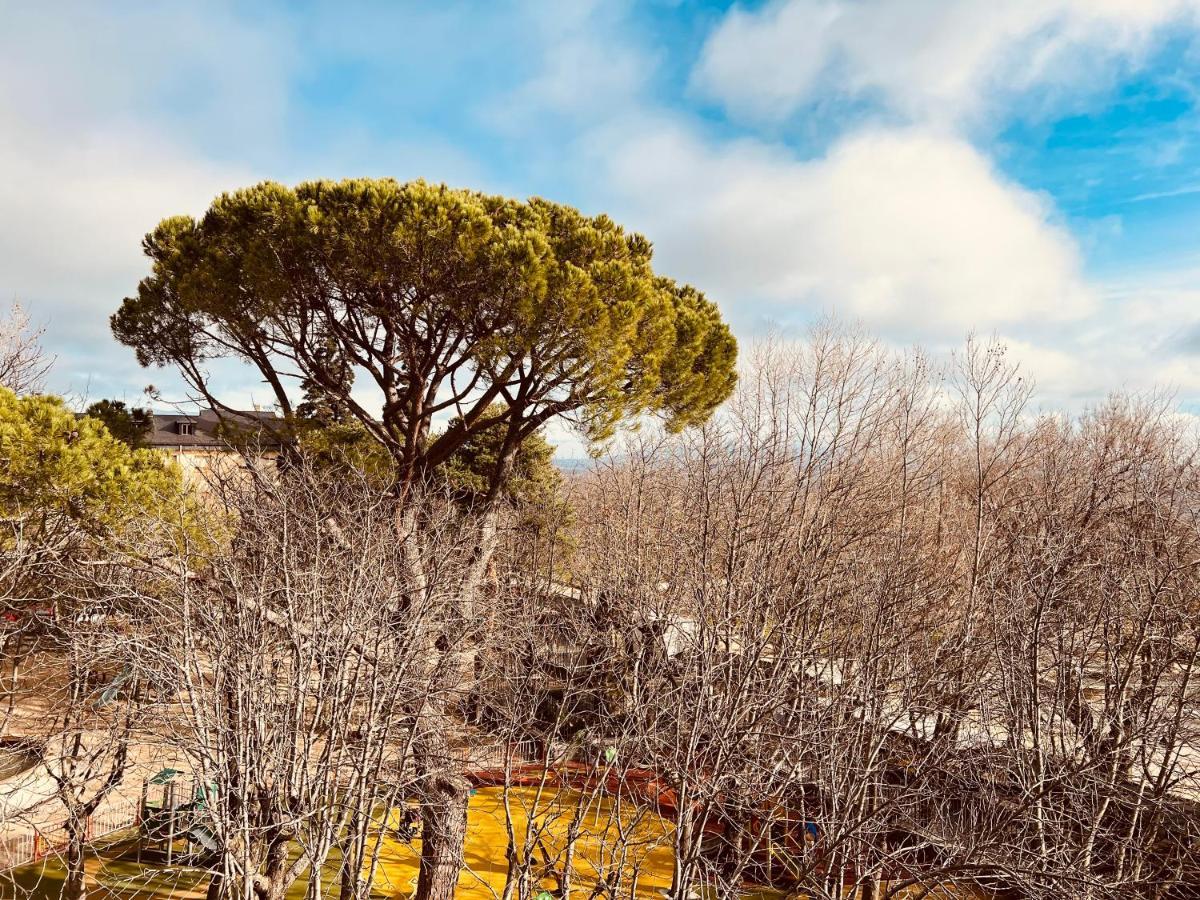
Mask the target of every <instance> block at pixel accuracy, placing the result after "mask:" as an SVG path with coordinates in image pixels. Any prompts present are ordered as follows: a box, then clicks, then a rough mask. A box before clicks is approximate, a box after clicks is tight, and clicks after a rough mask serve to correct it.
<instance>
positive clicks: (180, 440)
mask: <svg viewBox="0 0 1200 900" xmlns="http://www.w3.org/2000/svg"><path fill="white" fill-rule="evenodd" d="M282 422H283V420H282V419H280V418H279V416H277V415H276V414H275V413H273V412H262V411H259V410H235V411H233V412H222V413H217V411H216V410H213V409H202V410H200V412H198V413H197V414H196V415H184V414H181V413H154V414H153V416H152V425H151V428H150V434H149V435H148V436H147V437H146V444H147V445H148V446H151V447H196V448H202V447H213V448H216V447H220V448H226V447H228V446H229V437H228V435H229V434H230V433H231V432H232V433H233V434H235V435H244V436H247V437H251V438H255V439H257V440H259V441H261V442H262V444H264V445H265V446H270V447H275V446H278V445H279V439H278V437H276V435H275V433H274V428H273V426H276V425H280V424H282ZM222 429H225V432H224V434H222Z"/></svg>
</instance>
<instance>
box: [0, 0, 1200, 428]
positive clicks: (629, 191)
mask: <svg viewBox="0 0 1200 900" xmlns="http://www.w3.org/2000/svg"><path fill="white" fill-rule="evenodd" d="M1198 29H1200V0H1008V2H1004V0H989V2H987V3H983V2H978V0H774V2H767V3H762V2H753V3H744V4H729V3H685V2H667V0H644V2H640V3H627V2H620V0H609V2H594V3H588V2H581V3H569V2H546V3H511V4H510V3H500V2H493V3H478V4H469V3H462V4H456V3H446V4H403V3H379V4H361V3H338V4H333V3H329V4H325V3H318V2H308V3H287V4H285V3H269V2H255V3H245V4H225V3H220V2H207V3H197V4H186V3H173V4H152V3H149V2H145V3H109V4H92V3H81V4H70V3H65V2H63V3H45V4H18V3H15V2H13V3H5V2H3V0H0V164H2V165H3V170H4V172H5V175H6V177H5V179H4V181H3V182H0V212H3V216H2V217H0V290H2V291H3V293H4V294H6V295H8V296H7V297H4V298H3V299H16V300H19V301H20V302H21V303H22V304H23V305H24V306H26V308H27V309H28V310H29V311H30V312H31V313H32V315H33V316H34V318H35V319H37V320H39V321H41V322H44V323H45V325H46V329H47V330H46V343H47V344H48V345H49V347H50V349H51V350H52V351H53V352H54V353H55V354H57V357H58V361H57V364H56V367H55V369H54V373H53V378H52V383H51V387H52V388H53V389H54V390H56V391H59V392H63V393H66V394H69V395H70V396H72V397H73V398H75V399H85V398H86V399H96V398H98V397H101V396H116V397H123V398H125V399H127V400H131V401H137V400H138V399H139V394H140V391H141V389H142V387H144V386H145V385H146V384H148V383H151V382H153V383H155V384H156V385H159V386H160V387H162V388H164V390H165V391H166V392H167V393H168V394H170V393H171V392H172V391H173V390H176V388H177V383H176V382H175V381H174V379H173V377H172V375H171V374H170V373H169V372H145V371H142V370H139V369H138V368H137V366H136V363H135V361H134V359H133V355H132V353H130V352H129V351H127V350H125V349H123V348H121V347H118V346H117V345H115V343H114V342H113V341H112V340H111V338H110V337H109V336H108V329H107V316H108V315H109V314H110V313H111V312H112V311H113V310H114V309H115V308H116V307H117V305H118V304H119V302H120V300H121V298H122V297H123V296H125V295H126V294H128V293H130V292H132V291H133V289H134V287H135V286H136V283H137V280H138V278H139V277H140V276H141V275H142V274H143V273H144V271H145V266H144V263H143V262H142V259H141V256H140V249H139V241H140V237H141V235H142V234H143V233H144V232H146V231H147V230H148V229H149V228H151V227H152V226H153V225H154V224H155V222H156V221H157V220H158V219H159V218H162V217H163V216H166V215H171V214H176V213H180V212H187V213H193V214H199V213H201V212H202V211H203V209H204V208H205V206H206V205H207V202H208V201H209V200H210V199H211V198H212V197H213V196H214V195H215V194H217V193H219V192H220V191H223V190H228V189H232V188H236V187H239V186H242V185H245V184H249V183H253V182H255V181H257V180H260V179H264V178H271V179H276V180H280V181H284V182H289V183H294V182H296V181H299V180H302V179H306V178H313V177H329V178H338V177H345V176H357V175H372V176H382V175H389V176H393V177H396V178H399V179H410V178H418V177H419V178H425V179H428V180H434V181H446V182H449V183H452V184H457V185H466V186H472V187H477V188H481V189H485V190H493V191H497V192H503V193H507V194H512V195H517V196H528V195H532V194H540V195H543V196H548V197H552V198H554V199H557V200H561V201H564V202H569V203H574V204H577V205H579V206H580V207H582V208H583V209H585V210H588V211H594V212H600V211H605V212H609V213H611V214H612V215H614V216H615V217H616V218H617V219H618V220H619V221H622V222H624V223H625V224H627V225H629V226H630V227H632V228H635V229H638V230H640V231H643V232H644V233H645V234H646V235H647V236H648V237H650V238H651V240H653V241H654V243H655V246H656V253H657V262H658V266H659V268H660V269H661V270H662V271H664V272H667V273H669V274H672V275H674V276H676V277H679V278H682V279H685V280H689V281H692V282H693V283H695V284H696V285H697V286H699V287H701V288H702V289H704V290H705V291H706V292H708V293H709V294H710V295H711V296H712V297H714V298H715V299H716V300H717V301H718V303H719V304H720V305H721V307H722V309H723V310H724V312H725V314H726V316H727V318H728V319H729V320H730V322H731V323H732V324H733V326H734V328H735V330H736V331H737V333H738V335H739V337H741V338H743V339H746V340H751V339H753V338H754V336H755V335H756V334H760V333H762V332H763V331H765V330H766V329H768V328H771V327H774V326H783V327H785V328H793V329H800V328H803V327H804V326H805V325H806V324H807V323H809V322H812V321H813V320H814V319H816V318H818V317H821V316H823V315H826V314H829V313H833V314H836V315H838V316H841V317H843V318H846V319H850V320H855V321H859V322H861V323H862V324H863V325H864V326H865V327H866V328H867V329H869V330H870V331H872V332H873V333H875V334H877V335H878V336H879V337H880V338H881V339H882V340H884V341H885V342H888V343H892V344H896V345H898V346H904V345H908V344H912V343H919V344H922V345H924V346H926V347H928V348H930V349H932V350H933V351H935V352H946V351H948V350H950V349H951V348H953V347H954V346H956V345H957V344H959V343H961V341H962V339H963V338H964V336H965V335H966V334H967V332H968V331H971V330H976V331H979V332H982V333H985V334H991V333H995V334H997V335H999V336H1001V337H1002V338H1003V339H1004V340H1006V341H1007V342H1008V343H1009V344H1010V346H1011V348H1012V351H1013V354H1014V356H1016V358H1018V359H1020V360H1022V361H1023V363H1024V365H1025V367H1026V370H1027V371H1028V372H1029V373H1030V374H1031V375H1033V376H1034V377H1035V378H1036V380H1037V381H1038V382H1039V385H1040V396H1041V398H1042V400H1043V402H1044V403H1045V404H1046V405H1049V406H1066V407H1068V408H1072V409H1075V408H1079V407H1080V406H1082V405H1085V404H1087V403H1089V402H1092V401H1095V400H1096V399H1099V398H1101V397H1103V396H1104V395H1105V394H1106V393H1108V392H1110V391H1114V390H1133V391H1147V390H1151V389H1153V388H1154V387H1155V386H1163V387H1166V388H1168V389H1171V390H1174V391H1176V393H1177V395H1178V397H1179V402H1180V405H1181V406H1182V407H1183V408H1185V409H1192V408H1195V406H1196V404H1197V403H1198V402H1200V358H1198V357H1197V355H1196V354H1197V353H1198V352H1200V287H1198V285H1200V252H1198V251H1200V241H1198V228H1197V226H1198V225H1200V115H1198V109H1197V106H1198V88H1200V40H1197V38H1198V36H1200V35H1198ZM228 377H229V383H228V387H229V389H230V391H232V392H234V393H236V394H237V395H238V396H239V397H242V398H245V400H246V401H249V400H252V399H253V398H254V396H255V385H254V384H253V382H252V381H248V380H242V381H239V380H238V377H239V376H237V375H236V374H232V373H231V374H230V375H229V376H228ZM177 395H178V394H177Z"/></svg>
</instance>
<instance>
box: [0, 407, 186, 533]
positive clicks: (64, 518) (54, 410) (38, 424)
mask: <svg viewBox="0 0 1200 900" xmlns="http://www.w3.org/2000/svg"><path fill="white" fill-rule="evenodd" d="M0 459H2V460H3V461H4V465H3V466H2V467H0V514H2V515H3V517H4V520H5V522H6V523H7V524H8V526H9V528H7V529H5V530H4V531H2V532H0V541H3V542H5V543H6V544H8V545H9V546H10V547H11V546H14V545H15V544H16V542H17V540H18V536H19V539H20V541H21V542H23V545H24V546H25V547H27V548H33V549H34V550H38V551H40V550H48V549H52V550H53V551H54V552H55V553H62V552H64V551H66V550H68V549H71V548H79V547H84V546H87V547H91V548H95V547H96V546H98V543H97V542H102V541H107V540H124V539H132V538H135V537H137V536H139V535H143V536H144V535H145V534H146V527H145V526H146V523H147V521H148V520H150V519H157V520H159V521H166V520H169V519H173V518H174V519H177V517H178V515H179V511H180V510H181V508H182V506H183V504H185V502H186V501H185V494H184V489H183V485H182V482H181V479H180V474H179V472H178V470H177V469H176V468H175V467H174V466H171V465H168V464H167V463H166V462H165V461H164V460H163V459H162V457H160V456H159V455H158V454H157V453H155V452H153V451H151V450H135V449H132V448H131V447H129V446H128V445H127V444H125V443H124V442H123V441H120V440H118V439H117V438H116V437H114V436H113V435H112V434H110V433H109V431H108V429H107V428H106V427H105V426H104V423H103V422H102V421H101V420H99V419H95V418H91V417H88V416H84V417H77V416H76V415H75V414H74V413H73V412H71V411H70V410H69V409H67V407H66V406H65V405H64V404H63V402H62V401H61V400H60V399H58V398H57V397H45V396H31V397H17V396H16V395H15V394H13V393H12V391H9V390H7V389H4V388H0Z"/></svg>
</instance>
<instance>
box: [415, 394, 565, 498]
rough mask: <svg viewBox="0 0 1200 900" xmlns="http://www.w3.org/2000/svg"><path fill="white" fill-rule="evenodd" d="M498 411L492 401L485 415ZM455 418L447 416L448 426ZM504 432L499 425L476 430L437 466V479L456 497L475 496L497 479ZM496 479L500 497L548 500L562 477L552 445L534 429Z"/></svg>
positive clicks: (480, 494) (552, 496) (453, 424)
mask: <svg viewBox="0 0 1200 900" xmlns="http://www.w3.org/2000/svg"><path fill="white" fill-rule="evenodd" d="M500 413H501V410H500V409H499V408H498V406H496V405H493V406H492V407H490V408H489V409H488V410H487V411H486V413H485V415H487V417H488V418H493V419H497V420H499V419H500V418H501V416H500ZM459 421H460V420H457V419H455V420H451V422H450V424H449V427H450V428H453V427H455V425H456V424H458V422H459ZM504 436H505V429H504V427H503V426H502V425H493V426H492V427H491V428H486V429H484V430H482V431H478V432H476V433H475V434H473V435H471V437H470V438H469V439H468V440H467V441H466V442H465V443H464V444H462V446H460V447H459V448H458V450H456V451H455V453H454V455H453V456H451V457H450V458H449V459H448V460H446V462H445V463H444V464H443V465H442V466H441V467H440V468H439V470H438V474H439V475H440V477H441V479H443V480H444V482H445V484H446V485H447V486H448V487H449V489H450V490H451V491H452V492H453V493H454V494H455V495H456V496H458V497H459V498H460V499H462V500H464V501H466V502H471V501H473V500H478V499H480V498H482V497H484V496H485V495H486V494H487V493H488V491H489V489H490V487H491V486H492V485H493V484H494V483H496V482H497V478H496V472H497V469H498V468H499V467H500V466H502V465H503V463H502V460H501V453H502V449H503V445H504ZM499 480H500V482H501V483H502V484H503V486H504V489H503V490H504V497H505V498H506V499H508V500H510V501H513V502H520V503H528V504H539V503H541V504H544V503H549V502H552V501H553V498H554V497H555V495H556V494H557V493H558V488H559V483H560V482H561V481H562V478H561V476H560V475H559V474H558V470H557V469H556V468H555V467H554V445H552V444H551V443H550V442H549V441H547V440H546V439H545V438H544V437H543V436H542V435H541V434H540V433H538V432H534V433H533V434H531V435H529V437H527V438H525V440H524V441H523V442H522V443H521V446H520V447H519V448H518V450H517V451H516V453H515V454H514V456H513V460H512V465H511V472H509V473H508V474H507V475H506V476H505V477H504V478H503V479H499Z"/></svg>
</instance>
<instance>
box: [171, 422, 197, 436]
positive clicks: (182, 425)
mask: <svg viewBox="0 0 1200 900" xmlns="http://www.w3.org/2000/svg"><path fill="white" fill-rule="evenodd" d="M175 431H176V432H177V433H178V434H195V433H196V424H195V423H194V422H176V423H175Z"/></svg>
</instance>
